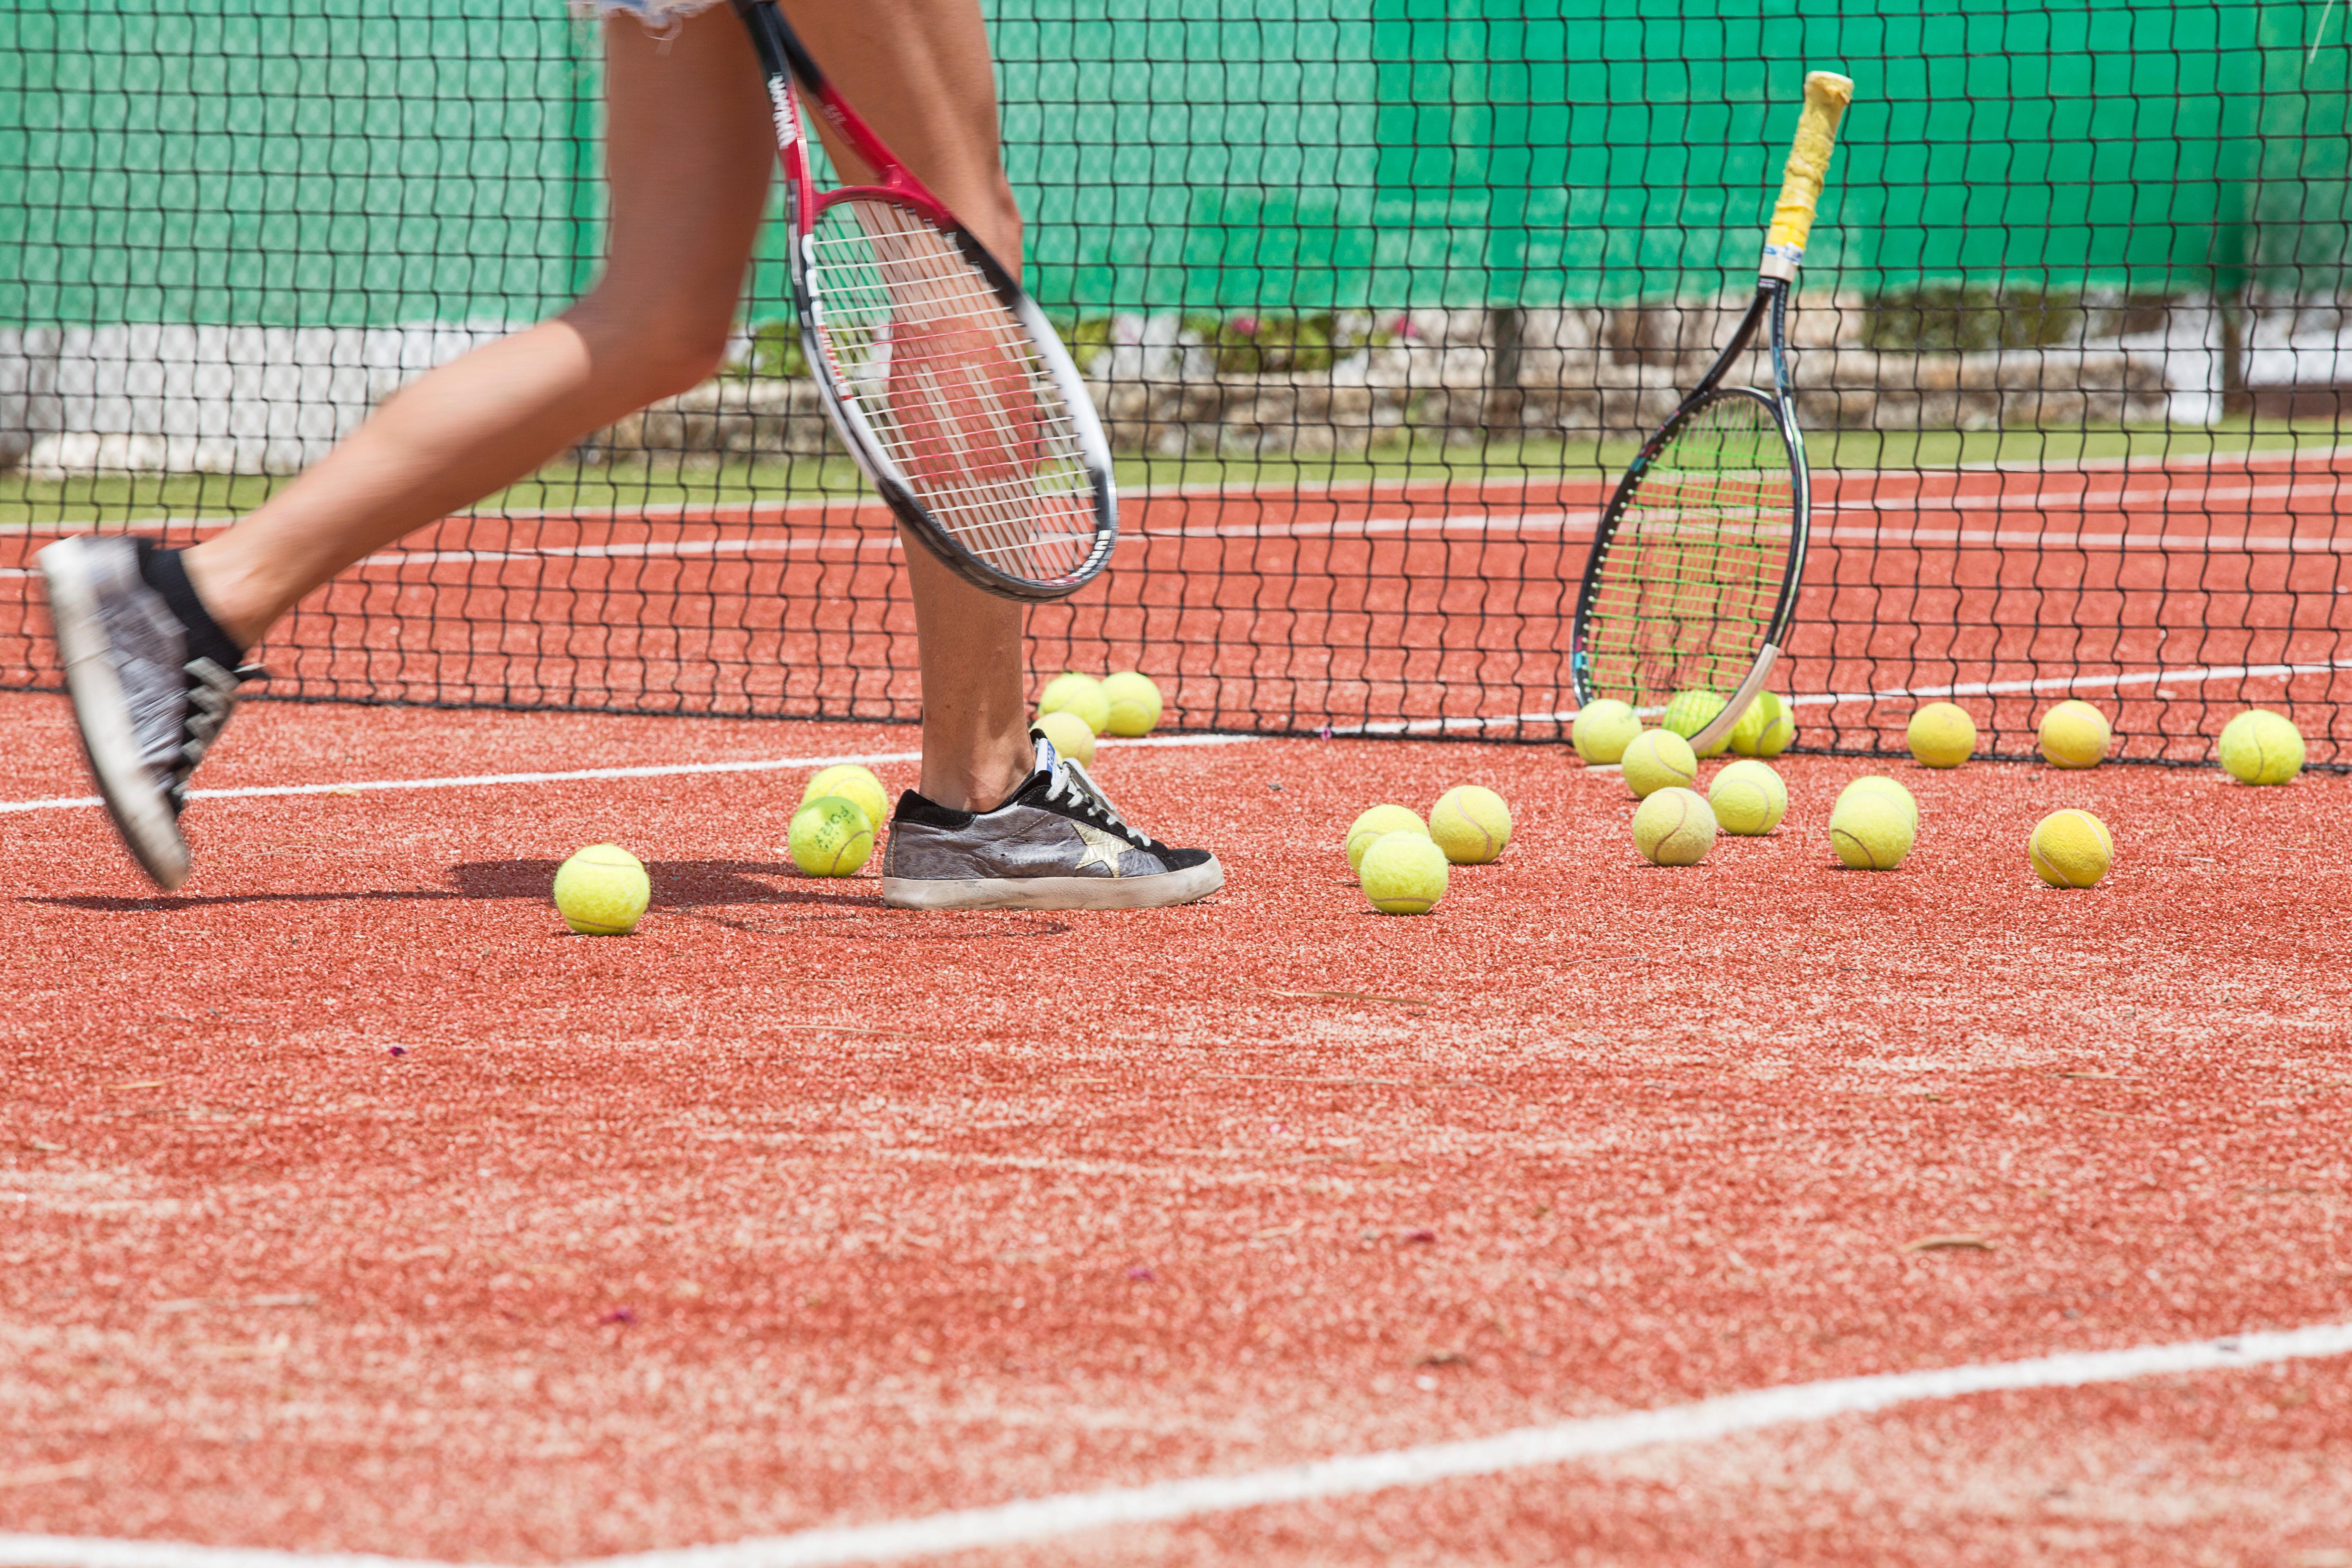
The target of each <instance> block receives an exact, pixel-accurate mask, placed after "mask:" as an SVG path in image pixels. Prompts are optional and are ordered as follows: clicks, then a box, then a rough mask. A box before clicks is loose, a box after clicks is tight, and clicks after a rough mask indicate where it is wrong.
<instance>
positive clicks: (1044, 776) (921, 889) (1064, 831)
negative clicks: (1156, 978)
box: [882, 731, 1225, 910]
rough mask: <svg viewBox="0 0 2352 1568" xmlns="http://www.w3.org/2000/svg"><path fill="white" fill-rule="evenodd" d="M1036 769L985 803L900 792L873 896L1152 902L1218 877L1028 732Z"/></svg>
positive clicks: (1142, 906) (1095, 904)
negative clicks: (973, 805) (1139, 826)
mask: <svg viewBox="0 0 2352 1568" xmlns="http://www.w3.org/2000/svg"><path fill="white" fill-rule="evenodd" d="M1030 733H1031V735H1032V736H1033V738H1034V740H1035V741H1036V742H1037V771H1036V772H1035V773H1031V774H1030V775H1029V782H1028V783H1026V784H1023V785H1022V786H1021V788H1020V789H1019V790H1018V791H1016V792H1015V793H1014V794H1013V798H1012V799H1011V800H1008V801H1006V802H1005V803H1004V804H1003V805H1000V806H998V807H997V808H996V809H995V810H993V811H951V810H950V809H949V808H948V807H946V806H944V805H940V804H939V803H938V802H936V801H933V800H928V799H926V798H924V797H923V796H922V795H917V794H916V793H915V792H914V791H913V790H908V791H907V792H906V793H905V794H904V795H900V796H899V797H898V811H897V812H896V813H894V814H893V815H892V816H891V819H890V842H889V845H888V847H887V848H885V849H884V850H883V852H882V901H883V902H884V903H886V904H889V905H891V906H892V907H894V908H897V909H902V910H1153V909H1159V908H1160V907H1161V906H1163V905H1166V904H1189V903H1191V902H1192V900H1195V899H1205V898H1207V897H1208V896H1209V895H1210V894H1211V893H1213V892H1215V891H1216V890H1217V889H1219V888H1222V887H1223V886H1224V885H1225V868H1223V866H1220V865H1218V864H1217V858H1216V857H1215V856H1214V855H1212V854H1210V853H1209V852H1208V851H1207V850H1205V849H1171V848H1170V847H1168V846H1167V845H1165V844H1162V843H1160V840H1158V839H1156V838H1151V837H1146V836H1145V835H1143V834H1141V833H1139V832H1137V831H1136V830H1135V829H1134V828H1132V827H1129V826H1128V825H1127V824H1126V823H1125V822H1124V821H1122V820H1121V819H1120V817H1119V815H1118V811H1117V809H1116V808H1114V807H1113V806H1112V805H1111V803H1110V799H1109V797H1108V796H1107V795H1104V794H1103V792H1102V788H1101V786H1100V785H1098V784H1096V783H1095V781H1094V780H1093V779H1092V778H1091V777H1089V776H1088V775H1087V770H1086V769H1085V768H1083V767H1081V766H1079V765H1078V764H1077V763H1074V762H1072V761H1071V760H1070V759H1069V758H1067V757H1065V756H1062V755H1061V754H1059V753H1058V752H1055V750H1054V743H1053V742H1051V741H1048V740H1047V739H1045V736H1044V735H1042V734H1039V733H1037V732H1036V731H1030Z"/></svg>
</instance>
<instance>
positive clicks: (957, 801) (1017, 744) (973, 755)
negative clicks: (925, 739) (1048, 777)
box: [917, 728, 1037, 812]
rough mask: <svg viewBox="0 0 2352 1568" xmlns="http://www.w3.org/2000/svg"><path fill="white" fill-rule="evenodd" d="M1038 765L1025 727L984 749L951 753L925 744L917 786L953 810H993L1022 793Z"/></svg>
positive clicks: (1002, 737)
mask: <svg viewBox="0 0 2352 1568" xmlns="http://www.w3.org/2000/svg"><path fill="white" fill-rule="evenodd" d="M1036 765H1037V752H1036V748H1035V746H1034V744H1033V743H1032V742H1031V741H1030V739H1029V733H1028V731H1027V730H1026V729H1025V728H1024V729H1023V730H1020V731H1015V732H1014V733H1013V735H1011V736H1000V737H997V738H996V739H995V740H994V741H992V742H991V743H989V744H987V745H985V746H971V747H960V748H957V749H956V750H955V751H953V752H950V750H948V749H947V748H945V747H941V746H936V745H926V746H924V748H923V773H922V780H921V783H920V784H919V785H918V786H917V787H918V788H919V789H920V790H921V791H922V793H923V794H924V795H927V796H929V798H930V799H932V800H935V801H937V802H939V804H940V805H944V806H946V807H948V808H949V809H950V810H952V811H974V812H978V811H993V810H995V809H996V808H997V807H998V806H1000V805H1003V804H1004V803H1005V802H1006V801H1008V800H1011V799H1012V798H1013V795H1016V794H1018V793H1019V792H1020V789H1021V786H1022V785H1023V784H1026V783H1028V782H1029V774H1030V773H1031V772H1032V771H1033V770H1034V768H1035V767H1036Z"/></svg>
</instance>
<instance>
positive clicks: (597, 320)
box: [570, 291, 734, 408]
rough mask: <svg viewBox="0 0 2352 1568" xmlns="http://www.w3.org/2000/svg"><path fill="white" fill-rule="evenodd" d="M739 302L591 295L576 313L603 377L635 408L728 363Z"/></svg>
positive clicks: (672, 394)
mask: <svg viewBox="0 0 2352 1568" xmlns="http://www.w3.org/2000/svg"><path fill="white" fill-rule="evenodd" d="M732 306H733V301H732V300H729V301H728V302H727V307H728V308H726V309H723V310H714V309H712V308H711V307H710V306H709V305H708V304H707V303H705V302H703V301H700V300H683V301H659V302H656V301H646V300H613V299H611V298H609V297H604V296H602V294H601V291H600V293H598V294H591V295H590V296H589V297H588V298H587V299H585V300H582V301H581V302H580V303H579V304H578V305H576V306H574V307H573V308H572V311H571V312H570V315H571V319H572V324H573V325H574V326H575V327H577V328H578V329H579V330H580V332H581V335H582V336H583V337H584V338H586V339H587V341H588V348H589V354H590V358H591V360H592V362H593V364H594V366H595V369H596V375H597V379H598V381H599V382H600V383H602V384H604V386H605V387H606V388H608V389H609V390H610V391H611V392H612V394H613V395H614V397H616V398H618V399H620V400H622V401H625V402H626V403H627V404H628V405H629V406H630V407H632V408H641V407H643V406H645V405H646V404H648V403H654V402H657V401H659V400H660V399H662V398H665V397H675V396H677V395H678V394H679V393H681V392H685V391H688V389H690V388H692V387H695V386H698V385H699V384H702V383H703V382H705V381H708V380H709V378H710V377H711V376H713V375H715V374H718V373H719V367H720V366H721V365H723V364H724V363H726V358H727V345H728V342H729V339H730V336H731V334H732V332H733V330H734V314H733V310H732Z"/></svg>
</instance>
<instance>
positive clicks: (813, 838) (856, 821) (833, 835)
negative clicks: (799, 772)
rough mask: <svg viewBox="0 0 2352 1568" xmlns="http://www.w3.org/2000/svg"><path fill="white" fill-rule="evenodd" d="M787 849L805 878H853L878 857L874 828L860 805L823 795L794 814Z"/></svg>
mask: <svg viewBox="0 0 2352 1568" xmlns="http://www.w3.org/2000/svg"><path fill="white" fill-rule="evenodd" d="M784 847H785V848H787V849H789V850H790V851H791V852H792V857H793V865H795V866H798V867H799V868H801V871H802V873H803V875H805V876H810V877H847V876H852V875H854V874H856V870H857V868H859V867H861V866H863V865H865V864H866V857H867V856H869V855H871V854H873V853H874V824H873V823H871V822H869V821H867V820H866V813H865V812H863V811H861V810H859V809H858V806H857V803H856V801H854V800H844V799H843V798H842V797H841V796H839V795H819V796H818V797H817V798H816V799H814V800H813V801H811V802H809V803H808V804H807V805H804V806H803V807H801V808H800V809H799V810H798V811H796V812H794V813H793V825H792V827H791V828H790V829H789V831H788V836H787V840H786V843H785V846H784Z"/></svg>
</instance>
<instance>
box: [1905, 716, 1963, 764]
mask: <svg viewBox="0 0 2352 1568" xmlns="http://www.w3.org/2000/svg"><path fill="white" fill-rule="evenodd" d="M1903 738H1904V740H1905V741H1906V742H1907V743H1908V744H1909V745H1910V747H1911V758H1912V760H1913V761H1914V762H1916V763H1918V764H1919V765H1920V766H1922V767H1928V768H1957V767H1958V766H1959V765H1960V764H1961V763H1965V762H1967V761H1968V760H1969V758H1970V757H1972V756H1974V755H1975V754H1976V750H1977V721H1975V720H1973V719H1971V718H1969V716H1968V713H1967V711H1966V710H1963V709H1961V708H1960V707H1958V705H1957V704H1954V703H1950V702H1930V703H1928V704H1927V706H1926V707H1925V708H1922V709H1920V710H1919V711H1917V712H1916V713H1914V714H1912V715H1911V727H1910V728H1909V729H1908V730H1906V731H1904V737H1903Z"/></svg>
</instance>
